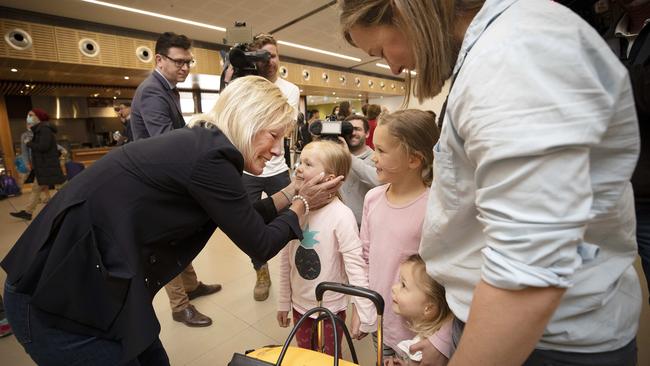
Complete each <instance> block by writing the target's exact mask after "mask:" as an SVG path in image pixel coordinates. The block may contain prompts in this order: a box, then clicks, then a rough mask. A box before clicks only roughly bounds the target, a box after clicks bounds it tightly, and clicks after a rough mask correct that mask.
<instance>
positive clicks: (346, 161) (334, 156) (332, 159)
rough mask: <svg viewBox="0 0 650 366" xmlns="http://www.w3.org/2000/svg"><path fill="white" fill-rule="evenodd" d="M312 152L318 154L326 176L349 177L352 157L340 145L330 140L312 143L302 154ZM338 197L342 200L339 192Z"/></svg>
mask: <svg viewBox="0 0 650 366" xmlns="http://www.w3.org/2000/svg"><path fill="white" fill-rule="evenodd" d="M310 150H314V151H317V152H318V155H319V156H320V158H321V159H322V163H323V166H324V168H325V174H333V175H334V176H336V177H338V176H339V175H342V176H344V177H347V176H348V172H349V171H350V167H351V166H352V157H351V156H350V153H349V152H348V151H347V150H346V149H345V148H344V147H343V146H342V145H341V144H340V143H338V142H334V141H329V140H316V141H312V142H310V143H308V144H307V145H305V148H304V149H302V154H304V153H305V151H310ZM336 196H337V197H338V198H339V199H342V198H341V196H340V195H339V193H338V192H336Z"/></svg>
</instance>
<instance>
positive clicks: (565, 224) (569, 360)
mask: <svg viewBox="0 0 650 366" xmlns="http://www.w3.org/2000/svg"><path fill="white" fill-rule="evenodd" d="M339 4H340V8H341V24H342V26H343V31H344V35H345V37H346V39H347V40H348V41H349V42H350V43H351V44H352V45H355V46H356V47H358V48H361V49H362V50H364V51H365V52H366V53H368V54H369V55H371V56H376V57H383V58H384V59H386V61H387V62H388V64H389V65H390V67H391V70H392V71H393V73H395V74H400V73H401V72H402V71H404V70H414V71H416V72H417V76H416V77H415V78H414V79H413V80H410V78H411V77H410V75H409V74H408V73H407V84H410V85H412V86H413V90H414V94H415V96H416V97H418V99H420V100H422V99H425V98H431V97H433V96H435V95H437V94H438V93H439V92H440V90H441V88H442V85H443V84H444V81H445V80H446V79H447V78H449V77H451V78H452V82H453V84H452V86H451V91H450V93H449V97H448V101H447V103H446V110H445V111H443V113H442V114H443V116H444V117H443V118H442V119H441V121H442V123H443V126H442V131H441V137H440V142H439V143H438V144H437V145H436V147H435V149H434V153H435V162H434V172H435V173H434V177H435V178H434V179H435V181H434V184H433V185H432V187H431V189H432V191H431V194H430V196H429V204H428V212H427V218H426V219H425V224H424V228H423V237H422V242H421V248H420V253H421V255H422V257H423V258H424V259H425V260H426V261H427V270H428V272H429V274H430V275H431V276H432V277H433V278H434V279H436V280H437V281H438V282H440V283H442V284H443V285H444V286H445V289H446V292H447V293H446V297H447V302H448V303H449V306H450V307H451V309H452V311H453V312H454V314H455V316H456V318H457V319H456V320H455V323H454V338H455V339H454V341H455V343H457V347H458V348H457V350H456V353H455V354H454V356H453V357H452V359H451V361H450V365H520V364H522V363H523V364H526V365H548V364H554V365H555V364H571V365H590V366H596V365H634V364H635V363H636V341H635V337H636V332H637V328H638V320H639V314H640V308H641V291H640V287H639V280H638V278H637V274H636V272H635V270H634V268H633V266H632V265H633V262H634V260H635V257H636V241H635V238H634V234H635V217H634V202H633V196H632V188H631V186H630V183H629V179H630V176H631V174H632V171H633V169H634V166H635V164H636V160H637V156H638V151H639V137H638V126H637V120H636V114H635V111H634V101H633V98H632V91H631V87H630V82H629V78H628V76H627V71H626V70H625V68H624V67H623V66H622V65H621V64H620V63H619V62H618V60H617V59H616V57H615V56H614V55H613V54H612V53H611V51H610V50H609V49H608V47H607V45H606V44H605V43H604V41H603V40H601V39H600V37H599V35H598V34H597V33H596V32H595V31H594V30H593V29H592V28H591V27H590V26H589V25H587V24H586V23H585V22H584V21H583V20H581V19H580V18H579V17H578V16H576V15H575V14H573V13H572V12H571V11H570V10H569V9H567V8H565V7H563V6H561V5H559V4H557V3H554V2H551V1H539V0H501V1H499V0H487V1H476V0H474V1H472V0H456V1H452V0H447V1H443V0H439V1H416V0H392V1H388V0H374V1H348V0H343V1H340V2H339ZM461 334H462V338H460V335H461ZM417 348H419V349H421V350H423V351H424V352H425V354H428V355H426V356H427V357H425V358H426V360H424V361H423V363H422V365H433V364H437V363H435V362H434V361H433V360H434V359H435V358H436V356H437V355H436V354H435V353H434V352H433V351H431V349H430V347H428V345H426V344H419V345H417Z"/></svg>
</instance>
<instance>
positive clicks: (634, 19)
mask: <svg viewBox="0 0 650 366" xmlns="http://www.w3.org/2000/svg"><path fill="white" fill-rule="evenodd" d="M617 2H618V4H619V5H620V7H621V8H622V9H623V14H622V15H621V16H620V17H619V18H618V19H616V22H615V24H614V25H613V26H612V27H611V29H610V30H609V31H608V32H607V33H606V34H605V39H606V40H607V43H608V44H609V45H610V47H611V48H612V50H613V51H614V53H615V54H616V56H618V59H619V60H621V62H622V63H623V65H625V67H626V68H627V70H628V72H629V73H630V80H631V82H632V91H633V93H634V105H635V106H636V114H637V117H638V118H639V132H640V135H641V153H640V155H639V161H638V162H637V165H636V169H635V170H634V174H632V186H633V187H634V204H635V207H636V240H637V245H638V247H639V249H638V250H639V256H640V257H641V264H642V266H643V272H644V273H645V278H646V281H647V283H648V288H650V25H649V24H650V0H640V1H638V0H637V1H632V0H618V1H617ZM648 302H649V303H650V298H648Z"/></svg>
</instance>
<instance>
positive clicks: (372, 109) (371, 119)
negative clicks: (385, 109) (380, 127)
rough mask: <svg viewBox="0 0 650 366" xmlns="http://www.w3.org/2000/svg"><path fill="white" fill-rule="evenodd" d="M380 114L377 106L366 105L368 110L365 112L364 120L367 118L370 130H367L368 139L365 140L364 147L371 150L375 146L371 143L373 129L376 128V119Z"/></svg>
mask: <svg viewBox="0 0 650 366" xmlns="http://www.w3.org/2000/svg"><path fill="white" fill-rule="evenodd" d="M380 114H381V107H380V106H379V105H377V104H370V105H368V109H367V111H366V118H368V126H370V128H369V129H368V138H367V139H366V145H368V146H370V148H371V149H374V148H375V144H374V143H373V137H374V136H375V128H377V118H379V115H380Z"/></svg>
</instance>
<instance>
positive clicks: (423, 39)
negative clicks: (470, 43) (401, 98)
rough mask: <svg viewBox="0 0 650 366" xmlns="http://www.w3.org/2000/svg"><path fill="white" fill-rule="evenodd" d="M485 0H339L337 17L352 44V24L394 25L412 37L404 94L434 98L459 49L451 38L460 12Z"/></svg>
mask: <svg viewBox="0 0 650 366" xmlns="http://www.w3.org/2000/svg"><path fill="white" fill-rule="evenodd" d="M484 2H485V0H427V1H422V0H339V2H338V3H339V10H340V13H339V20H340V23H341V27H342V31H343V36H344V37H345V39H346V40H347V41H348V43H350V44H351V45H353V46H356V45H355V44H354V42H352V38H350V29H352V27H354V26H361V27H371V26H379V25H387V26H394V27H396V28H397V29H399V30H400V31H402V32H403V33H404V36H405V37H406V39H408V40H411V43H410V46H411V50H412V53H413V55H414V57H415V70H414V71H417V76H416V77H415V81H414V82H413V79H412V77H411V74H410V73H408V72H407V73H406V90H407V93H406V97H405V104H408V101H409V97H410V93H409V92H408V91H410V90H411V88H412V89H413V94H414V95H415V96H416V97H417V98H418V100H419V101H420V102H422V101H423V100H424V99H427V98H433V97H435V96H436V95H438V93H440V90H441V89H442V86H443V85H444V83H445V80H447V79H448V78H449V77H450V76H451V72H452V69H453V67H454V64H455V62H456V58H457V57H458V50H459V49H460V42H459V40H454V34H455V29H454V27H455V26H456V18H457V16H458V14H459V13H462V12H465V11H469V10H475V9H478V8H480V7H481V6H482V5H483V3H484Z"/></svg>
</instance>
